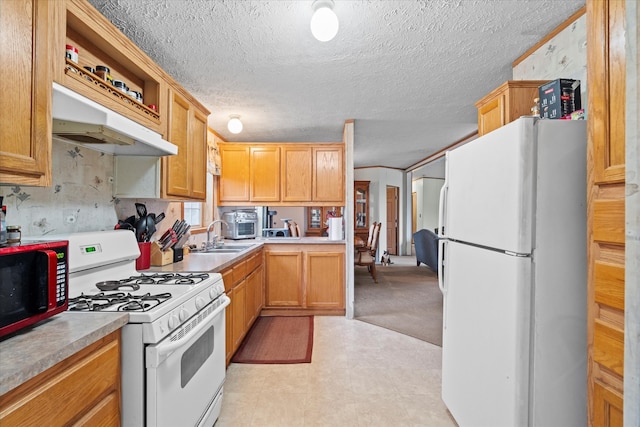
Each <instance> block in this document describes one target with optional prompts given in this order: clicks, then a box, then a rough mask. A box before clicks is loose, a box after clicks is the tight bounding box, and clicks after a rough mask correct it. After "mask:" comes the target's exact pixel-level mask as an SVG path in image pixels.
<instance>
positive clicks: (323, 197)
mask: <svg viewBox="0 0 640 427" xmlns="http://www.w3.org/2000/svg"><path fill="white" fill-rule="evenodd" d="M343 154H344V149H343V146H320V147H313V187H312V188H313V193H312V201H314V202H325V203H326V202H335V203H338V204H342V203H343V202H344V193H345V187H344V160H343V158H344V155H343Z"/></svg>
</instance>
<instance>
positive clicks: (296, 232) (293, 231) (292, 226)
mask: <svg viewBox="0 0 640 427" xmlns="http://www.w3.org/2000/svg"><path fill="white" fill-rule="evenodd" d="M287 227H288V228H289V236H291V237H300V227H299V226H298V224H296V223H295V222H294V221H289V223H288V224H287Z"/></svg>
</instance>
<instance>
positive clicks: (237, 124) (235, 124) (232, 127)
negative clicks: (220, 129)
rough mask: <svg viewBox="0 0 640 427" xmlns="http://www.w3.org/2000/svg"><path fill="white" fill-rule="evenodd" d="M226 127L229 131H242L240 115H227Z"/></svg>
mask: <svg viewBox="0 0 640 427" xmlns="http://www.w3.org/2000/svg"><path fill="white" fill-rule="evenodd" d="M227 128H228V129H229V132H231V133H240V132H242V122H241V121H240V116H239V115H237V114H232V115H230V116H229V123H227Z"/></svg>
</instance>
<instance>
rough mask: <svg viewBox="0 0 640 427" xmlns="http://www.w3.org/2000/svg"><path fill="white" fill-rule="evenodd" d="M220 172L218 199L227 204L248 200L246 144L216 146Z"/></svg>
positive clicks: (247, 153)
mask: <svg viewBox="0 0 640 427" xmlns="http://www.w3.org/2000/svg"><path fill="white" fill-rule="evenodd" d="M218 149H219V150H220V163H221V167H220V169H221V171H220V178H219V179H218V198H219V199H220V201H223V200H224V201H226V202H229V203H234V202H246V201H248V200H249V151H250V148H249V146H248V145H246V144H226V143H220V144H218Z"/></svg>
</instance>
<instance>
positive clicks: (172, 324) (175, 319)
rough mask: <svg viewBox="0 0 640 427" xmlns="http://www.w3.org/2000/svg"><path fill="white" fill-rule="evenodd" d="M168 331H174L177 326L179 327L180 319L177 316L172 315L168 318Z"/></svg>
mask: <svg viewBox="0 0 640 427" xmlns="http://www.w3.org/2000/svg"><path fill="white" fill-rule="evenodd" d="M168 323H169V329H174V328H177V327H178V325H180V319H178V316H176V315H175V314H172V315H171V316H169V322H168Z"/></svg>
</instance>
